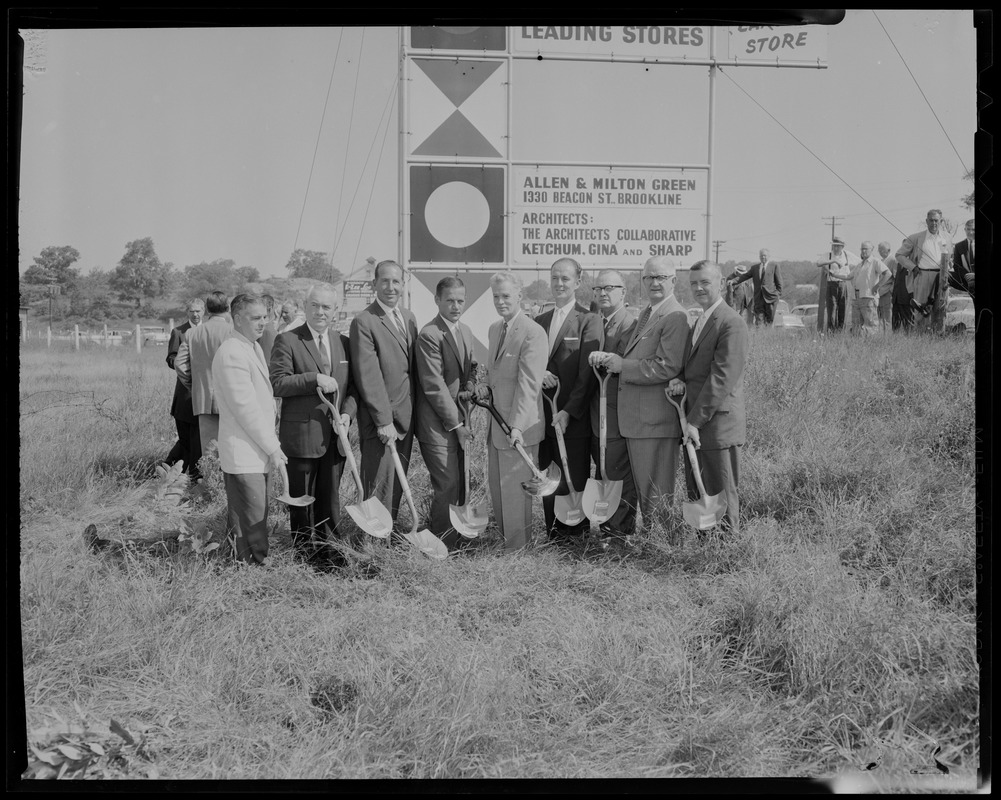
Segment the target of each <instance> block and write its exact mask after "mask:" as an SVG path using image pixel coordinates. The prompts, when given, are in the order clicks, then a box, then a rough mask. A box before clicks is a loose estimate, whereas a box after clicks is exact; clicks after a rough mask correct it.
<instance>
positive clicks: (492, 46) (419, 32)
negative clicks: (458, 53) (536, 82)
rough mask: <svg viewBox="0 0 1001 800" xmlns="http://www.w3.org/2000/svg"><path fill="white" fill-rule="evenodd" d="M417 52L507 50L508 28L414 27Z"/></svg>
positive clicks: (485, 26)
mask: <svg viewBox="0 0 1001 800" xmlns="http://www.w3.org/2000/svg"><path fill="white" fill-rule="evenodd" d="M410 46H411V47H412V48H414V49H415V50H480V51H483V50H486V51H496V52H504V51H506V50H507V28H504V27H500V26H497V25H413V26H411V28H410Z"/></svg>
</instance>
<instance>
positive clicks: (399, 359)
mask: <svg viewBox="0 0 1001 800" xmlns="http://www.w3.org/2000/svg"><path fill="white" fill-rule="evenodd" d="M397 307H398V308H399V306H397ZM400 312H401V314H402V315H403V321H404V324H406V326H407V340H406V341H404V340H403V337H402V336H401V335H400V334H399V331H398V328H397V327H396V325H395V324H394V323H393V321H392V320H390V319H389V318H388V317H387V316H386V314H385V312H384V311H383V310H382V306H380V305H379V303H378V302H373V303H372V305H370V306H369V307H368V308H366V309H365V310H364V311H362V312H361V313H360V314H358V315H357V316H356V317H355V318H354V319H353V320H351V333H350V337H349V338H350V341H351V374H352V376H353V378H354V382H355V386H356V387H357V391H358V398H359V402H358V434H359V435H360V436H361V437H362V438H363V439H371V438H374V437H375V436H377V435H378V434H377V433H376V431H377V429H378V428H381V427H383V426H384V425H389V424H390V423H392V424H394V425H396V430H397V431H399V432H400V433H401V434H406V433H409V432H410V431H411V430H412V428H413V425H414V385H413V381H412V380H411V377H412V375H413V373H414V343H415V341H416V340H417V320H416V319H415V317H414V315H413V313H412V312H411V311H408V310H407V309H405V308H400Z"/></svg>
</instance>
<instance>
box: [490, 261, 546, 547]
mask: <svg viewBox="0 0 1001 800" xmlns="http://www.w3.org/2000/svg"><path fill="white" fill-rule="evenodd" d="M490 290H491V292H492V294H493V300H494V308H495V309H496V310H497V313H498V314H499V315H500V317H501V318H500V319H499V320H497V322H494V323H493V324H492V325H491V326H490V330H489V332H488V348H489V350H488V352H489V356H488V358H489V361H488V363H487V380H486V385H485V386H478V387H477V391H478V393H479V394H480V395H481V396H483V395H485V394H486V387H489V388H490V391H491V392H492V393H493V402H494V407H495V408H496V409H497V411H498V413H499V414H500V416H501V419H503V420H504V421H505V422H506V423H507V424H508V425H509V426H510V428H511V433H510V435H508V436H505V435H504V432H503V431H502V430H501V428H500V426H499V425H497V424H496V423H495V422H494V421H493V420H492V419H491V420H490V425H489V427H488V429H487V459H488V465H489V474H490V504H491V505H492V506H493V511H494V519H495V520H496V522H497V527H498V528H500V532H501V535H502V536H503V537H504V549H505V550H507V551H508V552H512V551H515V550H520V549H521V548H523V547H525V546H527V545H529V544H531V541H532V498H531V496H530V495H528V494H527V493H526V492H525V491H524V489H522V486H521V483H522V481H526V480H529V479H531V478H532V477H533V475H532V471H531V470H530V469H529V467H528V465H527V464H526V463H525V462H524V460H523V459H522V458H521V456H520V455H519V454H518V451H517V450H516V449H515V444H516V443H517V444H520V445H521V446H522V447H523V449H524V450H525V452H526V453H527V454H528V456H529V457H530V458H532V459H533V460H534V459H535V458H537V457H538V451H539V447H538V445H539V442H541V441H542V439H543V437H544V435H545V434H544V433H543V429H542V428H543V415H542V402H543V401H542V376H543V374H544V373H545V371H546V332H545V331H544V330H542V328H541V327H540V326H539V324H538V323H537V322H535V320H532V319H529V318H528V316H527V314H526V313H525V312H524V311H522V310H521V282H520V281H519V280H518V278H516V277H515V275H514V273H512V272H497V273H495V274H494V275H493V276H491V278H490Z"/></svg>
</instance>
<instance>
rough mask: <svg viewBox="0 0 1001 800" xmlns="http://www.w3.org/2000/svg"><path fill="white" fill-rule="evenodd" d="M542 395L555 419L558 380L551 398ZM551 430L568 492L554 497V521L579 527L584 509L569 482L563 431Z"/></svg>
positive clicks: (558, 387) (578, 495) (578, 494)
mask: <svg viewBox="0 0 1001 800" xmlns="http://www.w3.org/2000/svg"><path fill="white" fill-rule="evenodd" d="M542 395H543V397H545V398H546V400H547V401H548V402H549V407H550V408H551V409H552V411H553V419H556V415H557V414H558V413H559V412H558V411H557V409H556V398H557V397H559V395H560V379H559V378H557V379H556V386H555V388H554V390H553V396H552V397H550V396H549V395H548V394H546V393H545V392H543V393H542ZM553 430H555V431H556V444H557V445H558V446H559V448H560V460H561V461H562V462H563V471H564V472H565V473H566V476H567V488H568V489H569V490H570V494H560V495H557V496H556V499H555V502H554V503H553V511H554V513H555V514H556V519H558V520H559V521H560V522H562V523H563V524H564V525H570V526H573V525H579V524H580V523H581V522H583V521H584V509H583V508H582V507H581V494H580V492H578V491H577V490H576V489H574V488H573V483H571V482H570V465H569V464H568V463H567V444H566V441H565V440H564V439H563V431H561V430H560V429H559V428H557V427H556V426H555V425H554V426H553Z"/></svg>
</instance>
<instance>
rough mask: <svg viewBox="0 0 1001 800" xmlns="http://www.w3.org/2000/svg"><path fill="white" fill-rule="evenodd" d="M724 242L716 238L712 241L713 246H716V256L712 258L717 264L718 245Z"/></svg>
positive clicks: (724, 242)
mask: <svg viewBox="0 0 1001 800" xmlns="http://www.w3.org/2000/svg"><path fill="white" fill-rule="evenodd" d="M723 244H726V241H724V240H722V239H716V240H714V241H713V247H715V248H716V257H715V258H714V259H713V261H715V262H716V263H717V264H718V263H719V248H720V245H723Z"/></svg>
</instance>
